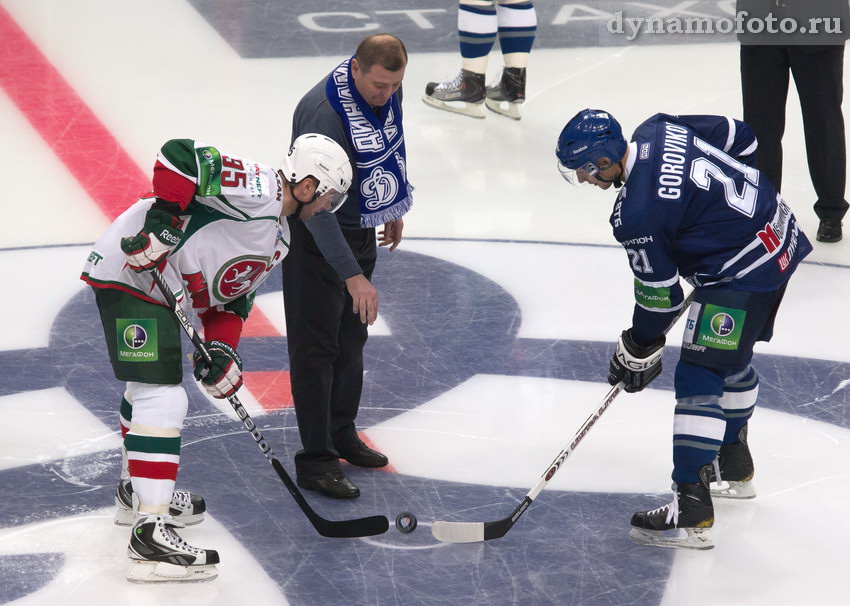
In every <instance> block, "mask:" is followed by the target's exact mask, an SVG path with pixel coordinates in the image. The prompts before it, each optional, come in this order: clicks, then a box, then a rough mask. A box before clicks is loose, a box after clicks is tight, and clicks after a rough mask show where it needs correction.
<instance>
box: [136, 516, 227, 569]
mask: <svg viewBox="0 0 850 606" xmlns="http://www.w3.org/2000/svg"><path fill="white" fill-rule="evenodd" d="M176 528H183V524H181V523H180V522H177V521H175V520H174V519H173V518H171V517H170V516H162V515H156V516H147V517H145V518H141V519H139V521H138V522H136V525H135V526H133V530H132V534H131V536H130V545H129V547H127V556H128V557H129V558H130V560H131V563H130V567H129V568H128V569H127V580H128V581H132V582H134V583H181V582H182V583H185V582H198V581H211V580H212V579H214V578H215V577H217V576H218V569H217V568H216V567H215V565H216V564H218V563H219V559H218V552H217V551H214V550H212V549H199V548H197V547H193V546H192V545H189V544H188V543H187V542H186V541H184V540H183V539H182V538H180V536H179V535H178V534H177V533H176V532H175V529H176Z"/></svg>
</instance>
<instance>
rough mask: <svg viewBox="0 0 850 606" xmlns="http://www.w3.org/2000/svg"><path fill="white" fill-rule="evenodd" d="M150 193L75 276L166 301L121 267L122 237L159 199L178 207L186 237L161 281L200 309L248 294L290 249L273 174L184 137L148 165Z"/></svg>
mask: <svg viewBox="0 0 850 606" xmlns="http://www.w3.org/2000/svg"><path fill="white" fill-rule="evenodd" d="M153 184H154V190H153V191H152V192H151V193H149V194H148V195H146V196H145V197H143V198H142V199H140V200H139V201H138V202H136V203H135V204H134V205H133V206H131V207H130V208H129V209H127V210H126V211H125V212H124V213H123V214H121V215H120V216H119V217H118V218H117V219H116V220H115V221H114V222H113V224H112V225H111V226H110V227H109V229H107V230H106V232H105V233H104V234H103V235H102V236H101V237H100V238H98V240H97V242H95V244H94V246H93V248H92V251H91V254H90V255H89V257H88V259H87V261H86V263H85V267H84V268H83V273H82V276H81V278H82V279H83V280H84V281H85V282H87V283H88V284H90V285H91V286H93V287H95V288H117V289H119V290H123V291H125V292H128V293H130V294H132V295H134V296H136V297H139V298H141V299H144V300H148V301H151V302H156V303H162V304H165V299H164V298H163V297H162V295H161V294H160V293H159V292H158V290H157V288H156V286H155V284H154V283H153V279H152V278H151V276H150V274H149V273H147V272H142V273H136V272H135V271H133V270H132V269H131V268H130V267H129V266H128V265H127V263H126V257H125V255H124V253H123V251H122V250H121V247H120V241H121V238H124V237H128V236H134V235H136V234H137V233H138V232H139V230H141V229H142V227H143V226H144V221H145V215H146V213H147V211H148V209H150V207H151V205H152V204H153V203H154V202H155V200H156V199H157V198H159V199H161V200H167V201H169V202H173V203H176V204H178V205H179V206H180V208H181V213H180V218H181V220H182V229H183V231H184V237H183V239H182V241H181V242H180V244H179V245H178V246H177V247H176V248H175V249H174V250H173V251H172V252H171V254H169V256H168V257H167V258H166V263H165V265H164V267H162V273H163V276H164V277H165V279H166V282H167V283H168V285H169V286H170V287H171V289H172V290H173V292H174V293H175V294H176V295H177V296H178V299H181V300H182V299H183V295H184V289H185V291H186V292H187V293H188V295H189V299H190V300H191V306H192V307H193V308H194V309H196V310H197V311H198V312H201V313H202V312H203V311H205V310H206V309H209V308H211V307H216V308H219V309H220V308H221V307H220V306H223V305H225V304H227V303H230V302H232V301H234V300H236V299H238V298H239V297H241V296H243V295H247V294H249V293H252V292H254V291H255V290H256V289H257V287H258V286H259V285H260V284H261V283H262V282H263V280H265V278H266V277H267V276H268V274H269V273H270V272H271V270H272V268H273V267H274V266H275V265H277V264H278V263H279V262H280V261H281V260H282V259H283V257H284V256H285V255H286V253H287V252H288V250H289V226H288V225H287V223H286V221H281V218H280V214H281V210H282V206H283V202H282V196H283V186H282V183H281V180H280V177H279V175H278V173H277V171H276V170H275V169H273V168H271V167H269V166H266V165H263V164H259V163H257V162H254V161H252V160H248V159H246V158H241V157H236V156H228V155H225V154H223V153H220V152H219V151H218V150H217V149H216V148H215V147H212V146H209V145H206V144H203V143H200V142H196V141H190V140H187V139H179V140H172V141H169V142H168V143H166V144H165V145H164V146H163V147H162V150H161V152H160V154H159V156H158V157H157V163H156V166H155V168H154V179H153Z"/></svg>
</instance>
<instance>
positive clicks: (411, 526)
mask: <svg viewBox="0 0 850 606" xmlns="http://www.w3.org/2000/svg"><path fill="white" fill-rule="evenodd" d="M395 527H396V528H398V531H399V532H403V533H404V534H407V533H410V532H413V531H414V530H415V529H416V516H415V515H413V514H412V513H410V512H409V511H402V512H401V513H400V514H398V516H396V519H395Z"/></svg>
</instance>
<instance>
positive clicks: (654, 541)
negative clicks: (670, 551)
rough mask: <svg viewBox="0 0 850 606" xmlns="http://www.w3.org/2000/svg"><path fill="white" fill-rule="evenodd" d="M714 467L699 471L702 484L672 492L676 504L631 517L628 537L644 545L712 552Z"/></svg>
mask: <svg viewBox="0 0 850 606" xmlns="http://www.w3.org/2000/svg"><path fill="white" fill-rule="evenodd" d="M710 470H711V465H710V464H709V465H705V466H704V467H702V468H701V469H700V470H699V476H700V482H694V483H692V484H691V483H686V484H679V485H678V486H676V487H675V488H674V490H673V501H672V502H671V503H669V504H668V505H665V506H664V507H659V508H658V509H653V510H652V511H639V512H637V513H636V514H634V515H633V516H632V529H631V531H630V532H629V537H631V539H632V540H633V541H634V542H635V543H639V544H641V545H653V546H656V547H683V548H685V549H711V548H713V547H714V538H713V537H712V536H711V527H712V526H713V525H714V506H713V505H712V504H711V492H710V491H709V488H708V477H709V474H710V472H711V471H710Z"/></svg>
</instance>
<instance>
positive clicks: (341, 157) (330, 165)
mask: <svg viewBox="0 0 850 606" xmlns="http://www.w3.org/2000/svg"><path fill="white" fill-rule="evenodd" d="M280 170H281V172H282V173H283V176H284V178H285V179H286V180H288V181H289V183H290V185H291V186H293V187H294V186H295V184H296V183H299V182H300V181H301V180H302V179H304V178H306V177H314V178H316V179H318V181H319V185H318V187H317V188H316V195H315V196H314V197H313V199H312V200H310V201H309V202H302V201H301V200H298V199H297V198H296V200H297V201H298V203H299V204H300V205H306V204H311V203H313V202H315V201H316V200H318V199H319V198H321V197H322V196H330V201H331V205H330V209H329V210H328V211H327V212H332V213H333V212H336V211H337V210H338V209H339V207H340V206H342V203H343V202H345V199H346V198H347V197H348V188H349V187H350V186H351V178H352V174H353V173H352V170H351V162H349V160H348V156H347V155H346V153H345V150H344V149H342V146H340V144H339V143H337V142H336V141H334V140H333V139H331V138H330V137H326V136H325V135H319V134H316V133H307V134H305V135H301V136H300V137H298V138H297V139H295V141H293V142H292V146H291V147H290V148H289V153H288V154H287V155H286V157H285V158H284V159H283V162H281V164H280Z"/></svg>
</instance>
